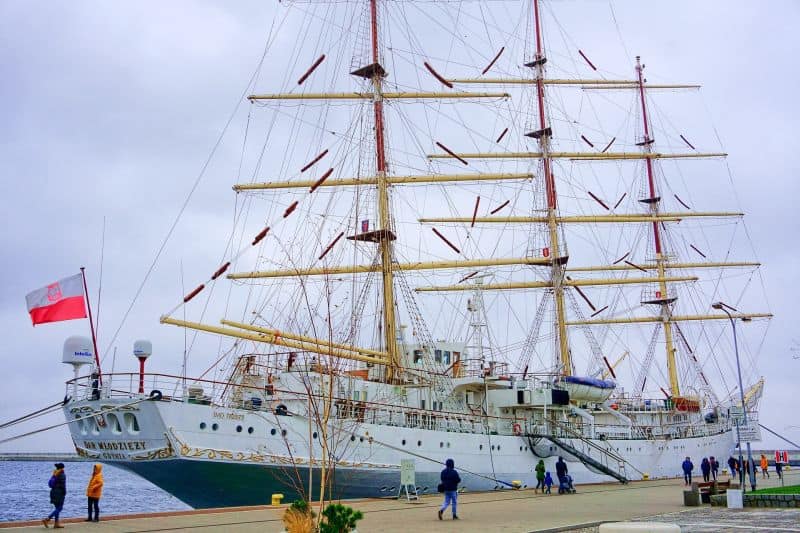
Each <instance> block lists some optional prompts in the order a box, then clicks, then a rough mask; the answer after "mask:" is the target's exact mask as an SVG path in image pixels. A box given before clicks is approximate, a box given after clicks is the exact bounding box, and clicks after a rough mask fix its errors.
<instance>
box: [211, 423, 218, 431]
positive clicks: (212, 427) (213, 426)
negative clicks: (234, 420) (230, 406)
mask: <svg viewBox="0 0 800 533" xmlns="http://www.w3.org/2000/svg"><path fill="white" fill-rule="evenodd" d="M211 429H213V430H214V431H216V430H218V429H219V424H217V423H216V422H214V423H213V424H211Z"/></svg>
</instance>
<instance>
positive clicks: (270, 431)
mask: <svg viewBox="0 0 800 533" xmlns="http://www.w3.org/2000/svg"><path fill="white" fill-rule="evenodd" d="M277 432H278V430H277V429H275V428H272V429H270V430H269V434H270V435H274V434H275V433H277Z"/></svg>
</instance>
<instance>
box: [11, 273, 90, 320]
mask: <svg viewBox="0 0 800 533" xmlns="http://www.w3.org/2000/svg"><path fill="white" fill-rule="evenodd" d="M25 300H26V301H27V303H28V312H29V313H30V314H31V321H32V322H33V325H34V326H35V325H36V324H44V323H46V322H59V321H61V320H72V319H74V318H86V305H85V303H84V299H83V277H82V276H81V275H80V274H76V275H74V276H70V277H68V278H64V279H62V280H59V281H56V282H55V283H51V284H50V285H48V286H47V287H42V288H41V289H36V290H35V291H33V292H31V293H29V294H28V295H27V296H25Z"/></svg>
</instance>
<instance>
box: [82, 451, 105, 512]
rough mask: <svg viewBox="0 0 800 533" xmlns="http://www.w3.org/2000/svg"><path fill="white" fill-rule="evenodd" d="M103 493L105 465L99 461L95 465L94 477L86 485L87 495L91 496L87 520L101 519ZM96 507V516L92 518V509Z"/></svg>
mask: <svg viewBox="0 0 800 533" xmlns="http://www.w3.org/2000/svg"><path fill="white" fill-rule="evenodd" d="M102 495H103V465H101V464H100V463H97V464H95V465H94V470H93V471H92V477H91V479H89V485H88V486H87V487H86V497H87V498H89V501H88V503H87V507H88V509H89V518H87V519H86V521H87V522H99V521H100V497H101V496H102ZM93 508H94V518H92V509H93Z"/></svg>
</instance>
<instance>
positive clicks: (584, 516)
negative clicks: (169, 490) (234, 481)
mask: <svg viewBox="0 0 800 533" xmlns="http://www.w3.org/2000/svg"><path fill="white" fill-rule="evenodd" d="M759 482H760V483H761V484H760V485H759V486H760V487H761V488H764V487H768V486H776V485H779V484H780V483H779V482H778V481H777V479H776V478H775V476H772V478H770V479H767V480H763V482H762V480H760V479H759ZM786 484H787V485H790V484H800V472H796V471H791V472H787V476H786ZM683 489H684V485H683V481H682V480H680V479H675V480H655V481H638V482H634V483H631V484H629V485H618V484H615V485H612V484H602V485H588V486H579V487H578V492H577V494H572V495H563V496H559V495H558V494H555V493H554V494H551V495H544V494H535V493H534V492H533V491H532V490H520V491H508V490H506V491H501V492H490V493H473V494H470V493H467V494H461V495H459V501H458V514H459V517H460V518H461V519H460V520H459V521H453V520H451V519H450V516H449V515H450V513H449V510H448V511H446V512H445V519H444V520H442V521H439V520H438V518H437V516H436V512H437V510H438V508H439V505H440V503H441V497H440V496H439V495H430V496H424V497H423V498H422V499H421V500H419V501H418V502H412V503H407V502H406V501H405V500H393V499H392V500H389V499H367V500H353V501H350V502H345V503H347V504H348V505H350V506H352V507H355V508H357V509H360V510H361V511H363V512H364V519H363V520H362V521H360V522H359V524H358V530H359V532H361V533H365V532H372V531H381V532H389V533H391V532H397V533H399V532H407V531H453V532H456V531H457V532H459V533H463V532H475V533H477V532H485V531H507V532H519V533H528V532H532V531H569V530H574V529H579V530H583V531H596V530H597V529H598V526H599V525H600V523H603V522H614V521H625V520H636V519H638V520H645V519H646V520H647V521H652V520H653V519H655V520H656V521H660V522H664V523H677V524H681V521H682V520H684V519H683V517H686V520H688V522H687V524H691V527H694V528H699V529H691V528H690V529H686V528H684V529H683V531H723V530H725V529H726V528H725V527H724V526H726V524H727V525H730V526H731V531H733V530H738V531H741V530H742V527H743V526H746V525H747V524H748V517H752V518H753V520H754V523H753V526H754V529H758V530H763V528H762V527H759V523H763V520H764V518H763V517H758V516H756V515H757V514H758V512H761V513H762V514H763V512H764V509H758V510H755V511H749V510H747V509H744V510H736V511H734V510H727V509H720V508H714V511H713V512H712V509H711V507H708V506H704V507H701V508H696V507H695V508H686V507H684V506H683ZM101 507H102V501H101ZM285 508H286V506H285V505H284V506H280V507H266V506H259V507H247V508H236V509H230V508H228V509H204V510H196V511H184V512H172V513H155V514H149V515H136V516H114V517H112V516H107V517H106V516H104V517H102V521H101V522H99V523H97V524H94V523H92V524H87V523H85V522H82V521H80V520H74V519H72V520H65V521H64V523H65V525H66V528H67V529H69V530H72V531H92V532H145V531H163V530H172V531H178V530H189V529H191V530H193V531H204V530H205V531H212V530H218V531H235V532H256V531H258V532H267V533H272V532H275V533H277V532H279V531H282V530H283V524H282V522H281V516H282V514H283V512H284V510H285ZM772 513H773V514H771V515H770V516H771V517H772V518H773V519H774V520H777V521H778V523H781V524H786V525H785V526H777V525H776V526H775V527H778V530H781V531H797V532H799V533H800V526H798V524H800V509H785V510H778V509H776V510H774V511H772ZM654 517H655V518H654ZM706 517H708V519H709V520H712V521H713V527H710V528H706V529H703V527H705V526H704V525H703V523H704V521H705V522H708V520H706ZM684 521H685V520H684ZM709 526H711V524H709ZM0 528H18V529H36V530H39V531H41V530H42V529H43V527H42V524H41V522H38V521H37V522H26V523H21V522H8V523H2V524H0Z"/></svg>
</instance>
